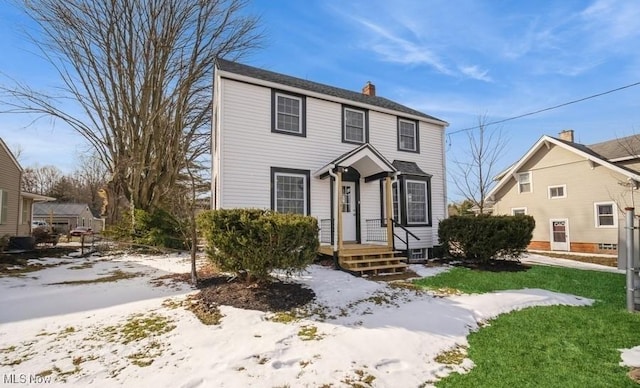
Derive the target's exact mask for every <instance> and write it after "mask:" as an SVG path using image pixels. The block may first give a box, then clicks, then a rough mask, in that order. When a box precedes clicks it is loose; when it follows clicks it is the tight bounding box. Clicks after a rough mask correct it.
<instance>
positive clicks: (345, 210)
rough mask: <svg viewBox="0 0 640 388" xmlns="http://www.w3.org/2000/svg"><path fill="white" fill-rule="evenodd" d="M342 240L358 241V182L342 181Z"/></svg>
mask: <svg viewBox="0 0 640 388" xmlns="http://www.w3.org/2000/svg"><path fill="white" fill-rule="evenodd" d="M341 211H342V241H356V184H355V182H343V183H342V209H341Z"/></svg>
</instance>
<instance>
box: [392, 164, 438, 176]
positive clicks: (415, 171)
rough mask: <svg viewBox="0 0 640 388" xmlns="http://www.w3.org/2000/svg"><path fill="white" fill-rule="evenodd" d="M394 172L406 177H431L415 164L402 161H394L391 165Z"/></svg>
mask: <svg viewBox="0 0 640 388" xmlns="http://www.w3.org/2000/svg"><path fill="white" fill-rule="evenodd" d="M391 164H392V165H393V167H395V168H396V170H398V171H400V172H401V173H402V174H406V175H418V176H426V177H431V176H432V175H431V174H429V173H427V172H424V171H423V170H422V169H421V168H420V167H419V166H418V164H417V163H416V162H406V161H404V160H394V161H393V163H391Z"/></svg>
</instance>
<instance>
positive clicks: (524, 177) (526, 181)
mask: <svg viewBox="0 0 640 388" xmlns="http://www.w3.org/2000/svg"><path fill="white" fill-rule="evenodd" d="M531 191H532V190H531V173H530V172H523V173H520V174H518V192H519V193H530V192H531Z"/></svg>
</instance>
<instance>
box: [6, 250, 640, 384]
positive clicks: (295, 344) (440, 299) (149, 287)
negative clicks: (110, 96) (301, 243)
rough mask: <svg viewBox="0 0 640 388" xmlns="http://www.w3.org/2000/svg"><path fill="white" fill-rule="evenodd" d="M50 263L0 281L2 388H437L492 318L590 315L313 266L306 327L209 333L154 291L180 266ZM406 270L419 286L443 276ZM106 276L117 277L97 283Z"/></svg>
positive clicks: (127, 261)
mask: <svg viewBox="0 0 640 388" xmlns="http://www.w3.org/2000/svg"><path fill="white" fill-rule="evenodd" d="M46 262H47V263H56V262H57V263H58V264H59V265H58V266H54V267H49V268H46V269H43V270H40V271H37V272H29V273H26V274H24V276H22V277H6V276H5V277H0V294H1V295H2V298H1V299H0V375H2V378H3V383H10V382H20V383H25V384H24V386H41V384H42V383H45V382H48V381H51V384H53V385H54V386H55V385H65V386H66V385H74V386H82V387H85V386H96V387H111V386H114V387H115V386H123V385H124V386H143V387H146V386H153V387H185V388H186V387H188V388H194V387H214V386H215V387H247V386H256V387H284V386H290V387H305V386H308V387H321V386H325V387H328V386H333V387H339V386H349V385H350V384H355V383H360V384H363V385H365V386H366V385H371V386H374V387H417V386H430V385H431V384H432V383H434V382H435V381H437V380H438V379H439V378H442V377H443V376H446V375H448V374H450V373H451V372H452V371H464V370H468V369H470V368H472V367H473V363H472V362H471V361H470V360H469V359H465V360H464V362H463V363H462V364H461V365H445V364H441V363H438V362H436V361H435V358H436V356H438V355H439V354H441V353H442V352H444V351H449V350H453V349H456V348H458V349H465V347H466V345H467V340H466V337H467V335H468V334H469V332H471V331H474V330H476V329H477V328H478V327H479V325H482V324H483V323H484V322H485V321H486V320H488V319H491V318H493V317H495V316H497V315H498V314H502V313H505V312H509V311H512V310H515V309H522V308H525V307H528V306H540V305H554V304H567V305H575V306H583V305H589V304H591V303H592V301H591V300H589V299H585V298H580V297H576V296H571V295H565V294H558V293H554V292H549V291H545V290H539V289H525V290H517V291H500V292H496V293H490V294H482V295H452V296H446V295H445V296H442V295H435V294H433V293H426V292H417V291H415V290H411V289H407V288H401V287H392V286H390V285H389V284H387V283H383V282H373V281H369V280H366V279H362V278H356V277H353V276H351V275H348V274H346V273H343V272H339V271H334V270H331V269H327V268H323V267H320V266H311V267H309V269H308V271H307V272H305V273H303V274H301V275H299V276H296V277H295V278H294V280H295V281H297V282H300V283H302V284H305V285H306V286H307V287H310V288H312V289H313V290H314V292H315V293H316V295H317V298H316V301H315V302H314V303H313V305H312V306H310V307H309V308H308V309H307V312H308V314H311V315H310V317H308V318H304V319H299V320H294V321H291V322H288V323H279V322H275V321H274V320H273V318H274V314H270V313H263V312H259V311H249V310H242V309H236V308H232V307H228V306H221V307H220V310H221V313H222V314H223V315H224V317H223V318H222V321H221V323H220V324H219V325H214V326H206V325H204V324H202V323H201V322H200V321H199V320H198V319H197V318H196V317H195V316H194V315H193V314H192V313H191V312H190V311H187V310H185V309H184V308H183V307H181V306H180V304H181V302H183V301H184V300H185V299H186V298H187V296H188V295H190V294H193V293H195V291H194V290H192V289H191V288H190V287H189V286H188V285H186V284H175V283H172V282H170V281H166V280H161V281H157V280H156V281H154V279H157V278H158V277H161V276H163V275H166V274H170V273H182V272H188V270H189V261H188V258H187V257H186V256H185V255H182V256H181V255H173V256H133V255H119V256H107V257H88V258H72V259H68V258H62V259H47V260H46ZM412 269H413V270H414V271H416V272H417V273H418V274H419V275H420V276H433V275H435V274H437V273H438V272H441V271H443V270H446V268H427V267H424V266H415V265H414V266H412ZM107 277H122V278H123V279H122V280H119V281H117V282H102V283H94V282H89V281H92V280H95V279H97V278H107ZM82 281H85V282H84V283H83V282H82ZM62 282H66V284H55V283H62ZM70 282H75V283H70ZM633 352H634V351H628V352H626V353H625V354H626V355H627V356H628V357H629V358H631V359H632V360H631V362H634V360H635V361H637V359H634V354H635V353H633ZM625 361H627V360H626V359H625ZM51 384H49V385H48V386H52V385H51Z"/></svg>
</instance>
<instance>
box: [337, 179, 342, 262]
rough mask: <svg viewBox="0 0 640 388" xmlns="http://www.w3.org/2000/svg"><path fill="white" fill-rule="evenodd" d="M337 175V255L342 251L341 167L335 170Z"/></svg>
mask: <svg viewBox="0 0 640 388" xmlns="http://www.w3.org/2000/svg"><path fill="white" fill-rule="evenodd" d="M336 175H337V177H336V192H337V193H338V201H337V203H336V205H337V209H336V210H337V211H336V217H338V228H337V229H338V231H337V232H338V256H339V255H340V252H341V251H342V201H343V198H342V168H340V167H338V172H337V174H336Z"/></svg>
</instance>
